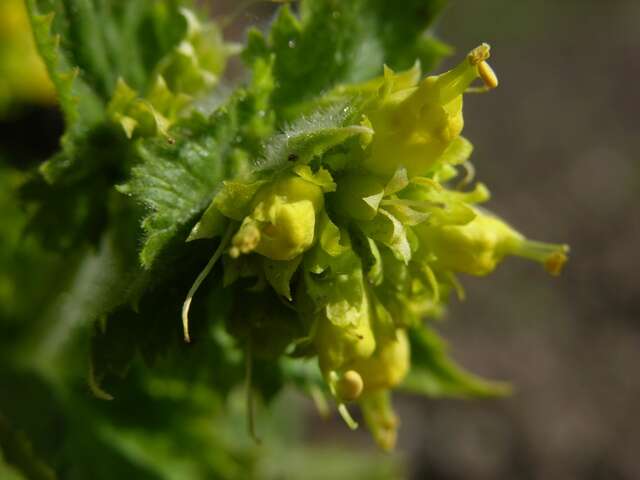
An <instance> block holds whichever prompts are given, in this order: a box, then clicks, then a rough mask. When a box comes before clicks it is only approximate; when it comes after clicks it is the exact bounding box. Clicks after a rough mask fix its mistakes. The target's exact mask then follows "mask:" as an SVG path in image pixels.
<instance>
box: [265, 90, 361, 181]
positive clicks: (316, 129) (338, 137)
mask: <svg viewBox="0 0 640 480" xmlns="http://www.w3.org/2000/svg"><path fill="white" fill-rule="evenodd" d="M353 113H354V111H353V109H352V108H351V107H350V106H348V105H346V104H345V103H338V104H337V105H333V106H331V107H330V108H327V109H319V110H317V111H315V112H313V113H312V114H310V115H308V116H303V117H300V118H299V119H298V120H296V121H295V122H294V123H293V124H291V125H290V126H289V127H287V128H286V129H285V131H284V132H283V133H282V134H280V135H276V136H275V137H273V138H271V139H270V140H269V141H268V142H267V145H266V147H265V158H264V159H263V160H262V161H260V162H259V163H258V165H257V167H258V170H259V171H269V170H278V169H284V168H288V167H290V166H291V164H292V163H293V164H297V165H305V164H308V163H309V162H311V161H312V160H313V159H314V158H317V157H321V156H322V155H324V154H325V153H326V152H327V151H329V150H330V149H332V148H334V147H336V146H338V145H341V144H342V143H344V142H346V141H347V140H348V139H350V138H352V137H357V136H364V135H370V134H371V133H373V132H372V130H371V129H370V128H368V127H364V126H361V125H348V122H349V120H350V119H351V117H352V116H353Z"/></svg>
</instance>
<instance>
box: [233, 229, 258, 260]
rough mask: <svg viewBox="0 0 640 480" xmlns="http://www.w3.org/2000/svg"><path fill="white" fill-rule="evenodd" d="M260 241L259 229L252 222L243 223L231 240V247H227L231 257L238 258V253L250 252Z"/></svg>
mask: <svg viewBox="0 0 640 480" xmlns="http://www.w3.org/2000/svg"><path fill="white" fill-rule="evenodd" d="M259 243H260V230H258V227H256V226H255V225H254V224H253V223H244V224H243V225H242V226H241V227H240V230H238V233H236V234H235V235H234V237H233V240H231V245H232V247H231V248H230V249H229V256H230V257H231V258H238V257H239V256H240V255H246V254H247V253H251V252H252V251H253V250H255V248H256V247H257V246H258V244H259Z"/></svg>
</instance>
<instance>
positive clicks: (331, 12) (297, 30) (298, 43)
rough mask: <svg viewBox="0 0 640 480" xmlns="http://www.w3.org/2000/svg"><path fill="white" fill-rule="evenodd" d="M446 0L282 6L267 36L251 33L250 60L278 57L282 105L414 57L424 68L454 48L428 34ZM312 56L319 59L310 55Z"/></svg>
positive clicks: (313, 1) (320, 0)
mask: <svg viewBox="0 0 640 480" xmlns="http://www.w3.org/2000/svg"><path fill="white" fill-rule="evenodd" d="M443 5H444V1H443V0H411V1H409V2H403V3H402V4H393V3H389V2H388V1H386V0H350V1H348V2H346V1H340V0H305V1H303V2H301V5H300V15H299V16H296V15H294V13H293V12H292V10H291V8H289V6H284V7H282V8H281V10H280V13H279V15H278V17H277V18H276V20H275V21H274V22H273V25H272V26H271V30H270V32H269V34H268V38H267V39H264V38H261V36H260V34H258V33H257V32H255V31H253V32H251V34H250V36H249V46H248V48H247V50H246V51H245V58H246V59H248V61H249V62H251V61H253V60H255V58H257V57H262V58H269V57H270V56H274V57H275V63H274V73H275V78H276V79H277V81H278V87H277V89H276V91H275V93H274V104H275V106H276V108H278V109H286V108H287V107H288V106H291V105H293V104H295V103H296V102H299V101H301V100H305V99H309V98H310V97H312V96H314V95H317V94H319V93H321V92H323V91H326V90H328V89H330V88H332V87H334V86H336V85H337V84H338V83H341V82H346V83H353V82H360V81H363V80H367V79H370V78H372V77H374V76H376V75H379V74H380V73H382V66H383V64H385V63H386V64H388V65H389V66H391V67H392V68H394V69H403V68H407V67H409V66H411V65H412V64H413V63H414V62H415V61H416V60H420V61H421V62H422V63H423V67H424V68H425V70H429V69H431V68H432V67H433V66H434V65H435V63H436V62H437V61H438V60H439V59H440V58H442V57H443V56H444V55H446V54H447V53H448V49H447V48H446V47H444V45H443V44H441V43H439V42H437V41H434V40H433V39H432V38H431V37H430V36H428V34H427V33H426V29H427V28H428V26H429V25H430V24H431V23H432V21H433V19H434V18H435V16H436V15H437V13H438V12H439V11H440V10H441V8H442V7H443ZM310 59H313V61H309V60H310Z"/></svg>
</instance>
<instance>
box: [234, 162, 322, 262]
mask: <svg viewBox="0 0 640 480" xmlns="http://www.w3.org/2000/svg"><path fill="white" fill-rule="evenodd" d="M323 207H324V196H323V192H322V188H321V187H319V186H318V185H316V184H314V183H312V182H310V181H307V180H305V179H303V178H301V177H299V176H297V175H294V174H291V175H287V176H286V177H283V178H281V179H279V180H276V181H275V182H272V183H270V184H268V185H265V186H263V187H262V188H260V190H258V192H257V193H256V195H255V197H254V198H253V201H252V205H251V214H250V215H249V216H248V217H247V218H245V220H244V221H243V223H242V226H241V227H240V230H239V231H238V233H236V235H235V236H234V237H233V239H232V246H231V249H230V250H229V253H230V255H231V256H232V257H237V256H238V255H240V254H242V253H249V252H251V251H255V252H257V253H259V254H261V255H264V256H265V257H268V258H271V259H273V260H291V259H293V258H295V257H297V256H298V255H300V254H301V253H303V252H305V251H306V250H308V249H309V248H310V247H311V246H312V245H313V242H314V239H315V229H316V215H317V214H318V213H319V212H321V211H322V209H323Z"/></svg>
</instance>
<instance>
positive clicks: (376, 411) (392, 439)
mask: <svg viewBox="0 0 640 480" xmlns="http://www.w3.org/2000/svg"><path fill="white" fill-rule="evenodd" d="M359 403H360V408H361V409H362V415H363V416H364V420H365V422H367V426H368V427H369V430H370V431H371V433H372V435H373V438H374V439H375V441H376V443H377V444H378V446H379V447H380V448H382V449H383V450H385V451H387V452H388V451H391V450H393V449H394V448H395V445H396V440H397V438H398V426H399V424H400V422H399V420H398V416H397V415H396V414H395V412H394V411H393V407H392V406H391V393H390V392H389V391H388V390H376V391H374V392H371V393H368V394H366V395H363V396H362V398H361V399H360V402H359Z"/></svg>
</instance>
